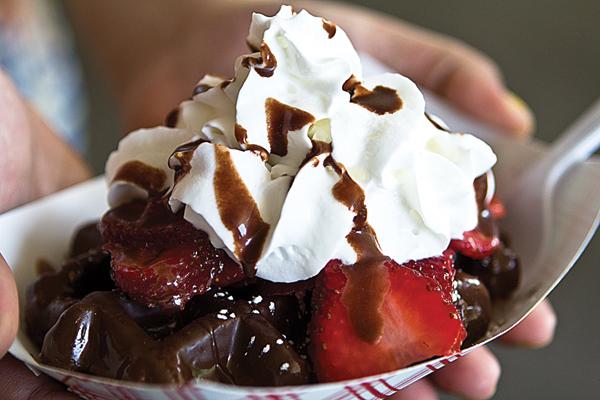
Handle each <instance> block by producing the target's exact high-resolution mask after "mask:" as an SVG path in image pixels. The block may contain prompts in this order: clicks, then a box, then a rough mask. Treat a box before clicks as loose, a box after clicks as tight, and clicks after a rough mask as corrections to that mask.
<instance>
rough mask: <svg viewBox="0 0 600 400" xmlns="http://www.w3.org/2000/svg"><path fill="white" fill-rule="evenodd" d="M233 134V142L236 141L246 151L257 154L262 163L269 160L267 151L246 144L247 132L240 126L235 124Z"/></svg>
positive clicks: (255, 145)
mask: <svg viewBox="0 0 600 400" xmlns="http://www.w3.org/2000/svg"><path fill="white" fill-rule="evenodd" d="M234 132H235V140H237V142H238V143H239V144H240V145H243V146H244V147H245V148H246V150H248V151H251V152H253V153H255V154H258V156H259V157H260V158H262V160H263V161H267V160H268V159H269V152H268V151H267V149H265V148H264V147H262V146H259V145H257V144H249V143H248V131H247V130H246V128H244V127H243V126H241V125H240V124H235V131H234Z"/></svg>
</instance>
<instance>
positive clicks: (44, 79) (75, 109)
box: [0, 1, 87, 152]
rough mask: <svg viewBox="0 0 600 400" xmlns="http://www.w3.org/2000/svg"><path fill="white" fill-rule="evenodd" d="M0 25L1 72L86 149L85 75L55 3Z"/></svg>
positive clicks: (79, 147)
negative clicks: (2, 70)
mask: <svg viewBox="0 0 600 400" xmlns="http://www.w3.org/2000/svg"><path fill="white" fill-rule="evenodd" d="M30 3H31V6H32V7H27V10H28V11H29V12H28V15H24V16H17V17H16V18H13V19H11V20H9V21H0V67H1V68H3V69H4V70H5V71H6V72H7V73H8V75H9V76H10V77H11V78H12V79H13V81H14V83H15V85H16V86H17V88H18V89H19V91H20V92H21V93H22V94H23V95H24V96H25V97H26V98H27V99H28V100H29V101H30V102H31V103H32V104H33V105H34V106H35V107H36V108H37V109H38V111H39V112H40V113H41V114H42V116H43V117H44V118H45V119H46V121H48V123H49V124H50V125H51V126H52V128H54V130H55V131H56V132H57V133H59V134H60V135H62V136H63V137H64V138H65V139H66V140H67V141H68V142H69V143H70V144H71V145H72V146H73V147H75V148H76V149H77V150H79V151H80V152H83V151H84V150H85V149H86V144H87V140H86V134H85V133H86V132H85V123H86V104H85V102H84V96H83V84H82V76H81V70H80V68H79V65H78V63H77V57H76V54H75V52H74V48H73V44H72V40H71V37H70V36H69V31H68V29H67V25H66V23H65V21H64V19H63V18H62V16H61V15H59V14H58V13H57V12H56V10H54V9H53V8H52V5H51V2H46V1H32V2H30Z"/></svg>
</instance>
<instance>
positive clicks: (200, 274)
mask: <svg viewBox="0 0 600 400" xmlns="http://www.w3.org/2000/svg"><path fill="white" fill-rule="evenodd" d="M105 248H106V249H107V250H108V251H109V252H110V253H111V255H112V261H111V267H112V276H113V279H114V280H115V283H116V284H117V285H118V286H119V288H121V290H122V291H123V292H125V293H127V294H128V295H129V296H130V297H131V298H132V299H134V300H135V301H137V302H138V303H141V304H144V305H146V306H148V307H153V306H161V307H163V308H172V307H177V308H183V307H184V306H185V304H186V303H187V302H188V301H189V300H190V299H191V298H192V297H194V296H196V295H199V294H202V293H204V292H206V291H207V290H208V289H209V288H210V287H211V286H212V285H215V286H219V287H224V286H228V285H230V284H232V283H234V282H238V281H240V280H242V279H243V278H244V272H243V270H242V267H241V266H239V265H238V264H237V263H235V262H234V261H233V260H232V259H231V258H229V257H228V256H227V254H225V252H224V251H223V250H217V249H215V248H214V247H213V246H212V244H211V243H210V241H209V240H208V237H207V236H206V235H205V234H203V233H202V232H199V235H198V237H197V238H196V239H194V240H190V241H187V242H183V243H180V244H178V245H170V246H167V247H166V248H165V249H164V250H158V251H156V250H151V249H147V248H142V249H137V248H125V247H120V246H115V245H111V244H107V245H106V246H105Z"/></svg>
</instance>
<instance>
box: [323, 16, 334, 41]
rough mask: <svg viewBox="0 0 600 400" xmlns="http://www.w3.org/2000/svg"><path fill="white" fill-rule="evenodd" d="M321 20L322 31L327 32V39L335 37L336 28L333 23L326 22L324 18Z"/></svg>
mask: <svg viewBox="0 0 600 400" xmlns="http://www.w3.org/2000/svg"><path fill="white" fill-rule="evenodd" d="M322 20H323V29H325V32H327V36H328V37H329V39H331V38H333V37H334V36H335V32H336V30H337V26H336V25H335V24H334V23H333V22H331V21H328V20H326V19H325V18H322Z"/></svg>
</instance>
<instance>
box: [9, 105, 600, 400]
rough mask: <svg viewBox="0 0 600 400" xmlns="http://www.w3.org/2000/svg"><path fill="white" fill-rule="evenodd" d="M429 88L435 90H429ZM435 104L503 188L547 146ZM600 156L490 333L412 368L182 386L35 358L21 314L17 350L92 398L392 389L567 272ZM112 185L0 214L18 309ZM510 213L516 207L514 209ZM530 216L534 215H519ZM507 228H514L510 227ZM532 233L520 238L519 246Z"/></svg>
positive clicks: (564, 199) (556, 200)
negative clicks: (491, 163) (486, 158)
mask: <svg viewBox="0 0 600 400" xmlns="http://www.w3.org/2000/svg"><path fill="white" fill-rule="evenodd" d="M428 97H430V96H428ZM428 108H429V111H430V112H433V113H435V114H437V115H439V116H441V117H442V118H443V119H444V120H445V121H446V122H447V123H448V125H449V126H450V127H452V129H453V130H457V131H463V132H469V133H475V134H477V135H479V136H482V137H483V138H484V139H485V140H486V141H487V142H488V143H489V144H490V145H491V146H492V147H493V148H494V151H495V152H496V153H497V154H498V159H499V162H498V165H497V166H496V167H495V174H496V180H497V189H498V192H499V195H500V197H501V198H502V193H506V192H507V191H508V190H510V187H511V184H512V183H513V182H514V179H515V177H517V176H518V175H519V174H520V173H521V172H522V171H523V170H525V169H526V168H527V167H528V166H529V165H531V163H533V162H535V160H537V159H539V157H541V156H542V155H543V154H544V152H545V146H544V145H542V144H540V143H539V142H531V143H522V142H518V141H515V140H512V139H509V138H507V137H506V136H503V135H501V134H497V133H494V132H493V131H492V130H491V129H490V128H489V127H486V126H483V125H481V124H478V123H476V122H474V121H471V120H469V119H468V118H465V117H464V116H462V115H460V113H458V112H456V111H454V110H451V109H450V108H449V107H448V106H446V105H444V104H443V103H442V102H440V101H439V100H436V99H435V98H433V97H432V98H428ZM590 182H600V161H598V160H594V159H592V160H589V161H586V162H584V163H581V164H579V165H577V166H575V167H574V168H572V169H571V170H570V171H568V173H567V174H566V175H565V176H564V177H563V178H562V179H561V181H560V183H559V185H558V186H557V187H556V190H555V191H554V193H553V196H554V197H553V204H554V207H553V212H552V226H553V228H554V231H553V235H552V236H551V237H550V238H549V240H551V243H550V246H549V249H551V250H550V254H548V255H547V258H546V259H547V260H548V262H546V263H542V264H537V265H536V266H535V268H534V267H532V266H531V264H532V260H528V259H526V258H525V259H522V265H523V268H522V271H523V276H522V281H521V283H520V286H519V288H518V290H517V291H516V292H515V293H514V295H513V296H512V297H511V298H510V299H509V300H508V301H506V302H504V303H500V304H496V305H495V309H494V320H493V323H492V326H491V327H490V330H489V332H488V334H487V335H486V336H485V337H484V338H483V339H482V340H480V341H479V342H478V343H476V344H475V345H473V346H471V347H469V348H466V349H464V350H463V351H462V352H461V353H460V354H458V355H455V356H452V357H445V358H438V359H435V360H429V361H426V362H423V363H420V364H418V365H414V366H412V367H409V368H404V369H401V370H398V371H393V372H389V373H385V374H381V375H376V376H369V377H365V378H361V379H355V380H351V381H343V382H336V383H327V384H313V385H305V386H294V387H277V388H268V387H267V388H263V387H240V386H231V385H225V384H219V383H215V382H209V381H196V382H190V383H189V384H186V385H184V386H175V385H150V384H138V383H129V382H123V381H117V380H111V379H105V378H99V377H95V376H90V375H85V374H77V373H72V372H69V371H64V370H60V369H56V368H52V367H48V366H45V365H40V364H38V363H37V362H36V361H35V360H34V358H33V357H32V354H36V353H37V352H38V349H36V348H35V347H34V346H33V345H32V343H31V342H30V340H29V339H28V338H27V336H26V334H25V332H24V329H23V321H21V329H20V330H19V334H18V337H17V340H16V341H15V342H14V344H13V345H12V347H11V348H10V353H11V354H13V355H14V356H15V357H16V358H18V359H20V360H22V361H24V362H25V363H26V364H28V365H29V367H30V368H31V369H32V371H34V372H36V373H37V372H38V371H41V372H42V373H45V374H48V375H50V376H51V377H53V378H55V379H57V380H59V381H61V382H63V383H64V384H65V385H67V386H68V387H69V389H70V390H71V391H73V392H75V393H77V394H78V395H80V396H81V397H83V398H86V399H95V400H99V399H107V400H108V399H110V400H114V399H117V400H138V399H140V400H141V399H144V400H145V399H153V400H154V399H155V400H174V399H179V400H193V399H224V400H228V399H291V400H298V399H313V400H318V399H332V400H333V399H340V400H341V399H376V398H384V397H387V396H389V395H392V394H394V393H395V392H397V391H398V390H400V389H402V388H403V387H405V386H407V385H409V384H411V383H413V382H415V381H417V380H419V379H421V378H423V377H425V376H427V375H428V374H429V373H431V372H433V371H435V370H437V369H440V368H442V367H444V366H445V365H447V364H449V363H450V362H452V361H454V360H456V359H457V358H459V357H461V356H463V355H465V354H467V353H468V352H470V351H471V350H473V349H475V348H477V347H479V346H481V345H483V344H485V343H487V342H489V341H491V340H493V339H495V338H496V337H498V336H500V335H501V334H503V333H504V332H506V331H507V330H509V329H510V328H511V327H512V326H514V325H515V324H516V323H517V322H519V321H520V320H521V319H523V318H524V317H525V316H526V315H527V314H528V313H529V312H530V311H531V310H532V309H533V308H534V307H535V306H536V305H537V304H538V303H539V302H540V301H542V300H543V299H544V298H545V297H546V296H547V295H548V293H549V292H550V291H551V290H552V289H553V288H554V286H556V284H557V283H558V282H559V281H560V280H561V279H562V278H563V276H564V275H565V274H566V273H567V271H568V270H569V269H570V268H571V266H572V265H573V264H574V263H575V261H576V260H577V258H578V257H579V255H580V254H581V252H582V251H583V249H584V248H585V246H586V245H587V243H588V242H589V240H590V238H591V236H592V235H593V233H594V231H595V229H596V227H597V224H598V219H599V218H598V217H599V210H600V185H595V184H590ZM105 198H106V187H105V183H104V181H103V178H102V177H99V178H96V179H93V180H91V181H88V182H85V183H83V184H80V185H78V186H75V187H73V188H70V189H68V190H65V191H63V192H60V193H57V194H54V195H52V196H49V197H46V198H44V199H41V200H39V201H36V202H34V203H31V204H29V205H26V206H24V207H21V208H19V209H16V210H14V211H11V212H8V213H6V214H4V215H0V231H1V232H2V240H1V242H0V252H1V253H2V254H3V256H4V257H5V258H6V261H7V262H8V263H9V265H10V266H11V267H12V268H13V271H14V275H15V278H16V281H17V287H18V290H19V295H20V304H21V318H22V319H23V315H24V310H23V308H24V301H25V293H26V288H27V287H28V286H29V285H30V284H31V283H32V282H33V281H34V280H35V279H36V268H35V266H36V263H37V261H38V260H39V259H40V258H43V259H45V260H48V261H49V262H51V263H53V264H55V265H60V263H61V261H63V260H64V258H65V255H66V254H67V248H68V243H69V239H70V237H71V235H72V233H73V232H74V230H75V228H76V227H77V226H79V225H81V224H83V223H85V222H88V221H91V220H96V219H98V218H99V217H100V216H101V215H102V214H103V212H104V211H105V210H106V209H107V205H106V202H105ZM508 213H509V217H508V218H510V213H511V210H510V209H509V210H508ZM519 223H522V224H527V221H519ZM508 233H509V234H510V232H508ZM536 240H539V238H531V240H530V241H529V243H525V242H521V243H513V247H514V248H515V250H516V251H517V252H518V253H520V254H525V252H524V251H523V250H524V249H527V247H528V246H531V245H533V244H534V243H535V241H536Z"/></svg>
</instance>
